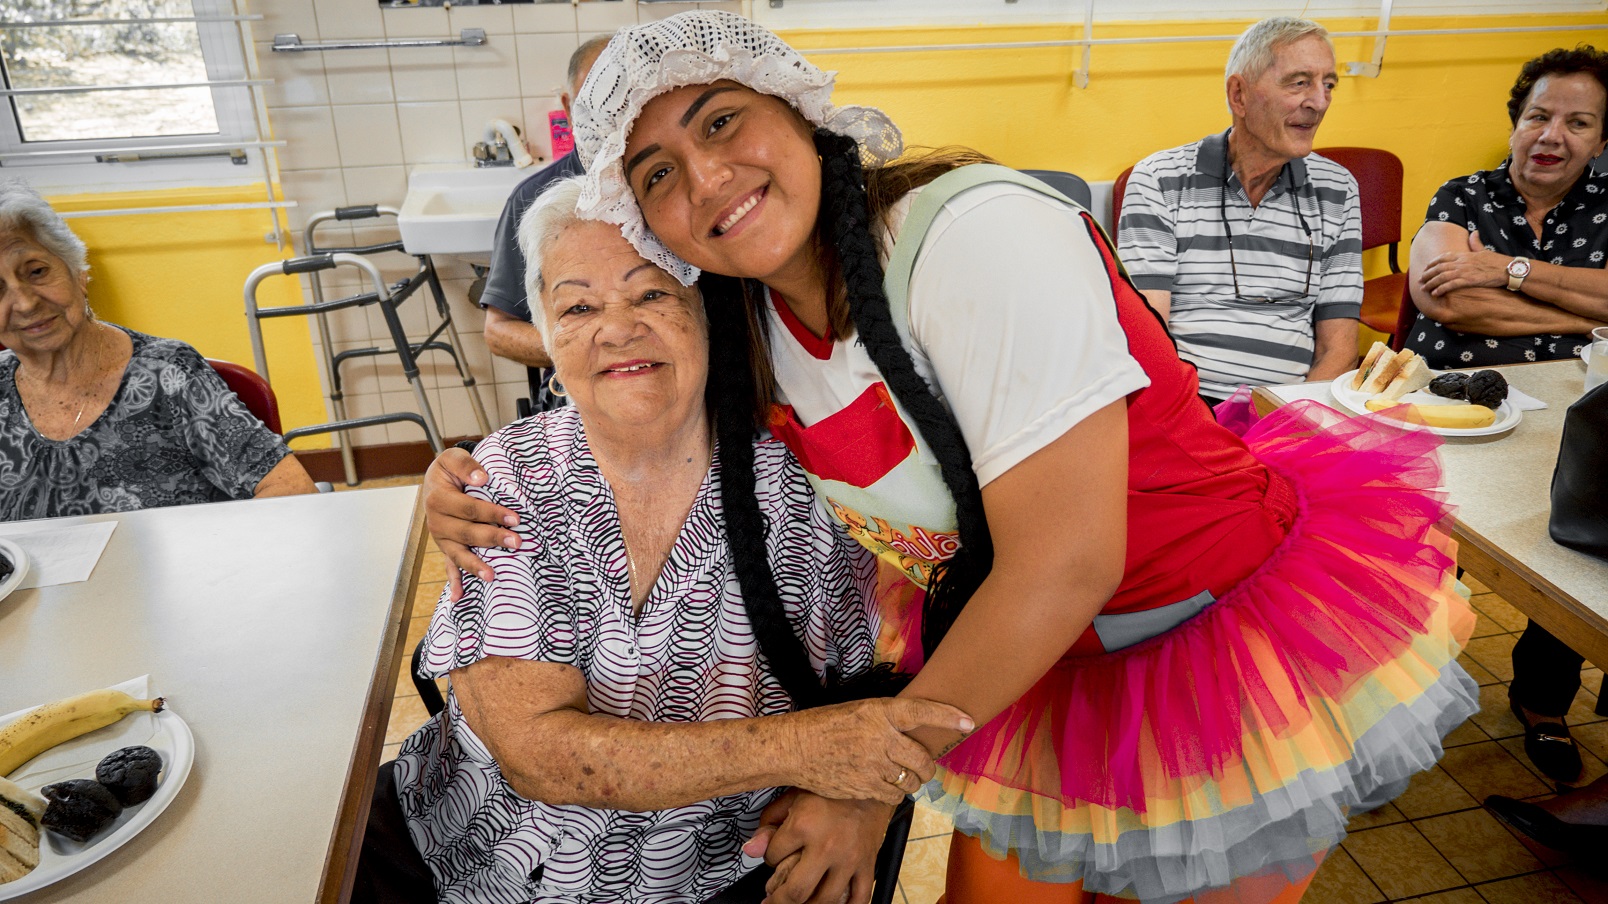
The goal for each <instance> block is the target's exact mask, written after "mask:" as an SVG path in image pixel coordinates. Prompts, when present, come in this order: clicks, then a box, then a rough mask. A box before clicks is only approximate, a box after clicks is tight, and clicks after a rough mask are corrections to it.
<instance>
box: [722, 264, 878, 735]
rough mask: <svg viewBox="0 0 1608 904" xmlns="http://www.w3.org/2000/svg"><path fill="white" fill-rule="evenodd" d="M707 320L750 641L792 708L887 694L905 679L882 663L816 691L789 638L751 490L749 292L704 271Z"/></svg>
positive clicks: (727, 501)
mask: <svg viewBox="0 0 1608 904" xmlns="http://www.w3.org/2000/svg"><path fill="white" fill-rule="evenodd" d="M699 286H700V288H701V289H702V291H703V296H704V308H705V310H706V311H707V312H708V315H709V381H708V384H707V389H706V390H705V393H706V397H707V400H708V403H709V410H710V411H712V412H714V416H715V431H716V436H717V437H718V438H719V441H720V501H721V507H722V509H723V510H724V515H725V528H726V542H727V545H728V547H729V548H730V549H731V553H732V568H733V570H734V571H735V572H736V573H737V584H738V586H739V587H740V588H741V589H742V592H743V606H744V608H745V609H746V610H747V612H748V620H749V622H750V623H751V624H752V625H753V628H754V639H755V640H756V641H757V642H758V644H759V649H760V652H761V653H762V654H763V655H764V656H765V659H766V661H767V662H769V664H770V668H771V673H772V674H774V675H775V676H776V679H777V680H778V681H779V682H781V685H782V687H783V688H784V689H785V690H786V691H787V693H788V696H790V697H792V698H793V703H794V705H795V706H796V707H797V708H798V709H808V708H810V707H812V706H819V705H822V704H825V703H837V702H840V701H843V700H857V699H860V698H863V697H891V696H894V695H896V694H897V693H899V691H900V690H902V689H903V688H904V685H905V684H908V683H909V680H910V678H909V676H907V675H899V674H897V673H895V672H894V671H893V667H892V665H891V664H888V663H879V664H878V665H877V666H876V667H875V668H873V669H871V670H870V671H869V672H866V673H862V674H860V675H857V676H855V677H854V678H851V679H848V680H843V679H842V678H841V677H840V676H838V675H836V674H829V675H828V676H827V686H826V687H824V688H823V687H822V686H821V683H820V681H818V680H817V679H816V677H815V672H814V670H813V669H812V668H811V666H810V661H809V657H808V655H806V653H805V651H804V645H803V644H802V643H801V642H800V640H799V638H798V636H797V635H796V634H794V633H793V628H792V626H791V625H790V624H789V623H788V621H787V614H786V611H785V610H784V609H783V606H782V597H781V593H780V592H779V591H778V590H777V588H776V577H775V575H774V574H773V573H772V572H771V567H770V559H769V557H768V556H767V555H766V550H765V526H766V521H765V515H764V513H763V512H762V511H760V508H759V499H758V497H757V496H756V495H755V492H754V446H753V442H754V435H755V423H754V412H755V410H756V404H755V403H756V399H757V393H758V390H757V389H756V387H755V384H754V374H753V371H752V369H751V368H750V365H749V356H750V354H751V353H752V352H751V342H750V337H751V335H752V334H751V332H750V329H751V326H750V324H751V320H750V318H751V312H752V311H753V310H754V309H753V308H752V307H751V305H752V304H753V299H752V297H751V296H750V294H749V292H750V290H752V289H753V288H754V287H753V286H752V285H748V284H745V283H744V282H743V281H741V280H738V279H733V278H732V277H729V276H717V275H715V274H712V273H705V274H704V275H703V277H702V278H701V280H700V282H699Z"/></svg>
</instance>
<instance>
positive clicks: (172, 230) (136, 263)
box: [50, 183, 329, 448]
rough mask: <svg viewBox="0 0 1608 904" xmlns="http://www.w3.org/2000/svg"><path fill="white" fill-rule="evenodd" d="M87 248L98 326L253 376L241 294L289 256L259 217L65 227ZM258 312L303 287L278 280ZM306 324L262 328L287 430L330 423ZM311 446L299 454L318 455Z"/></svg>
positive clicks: (131, 201)
mask: <svg viewBox="0 0 1608 904" xmlns="http://www.w3.org/2000/svg"><path fill="white" fill-rule="evenodd" d="M263 199H264V194H263V189H262V185H261V184H260V183H259V184H258V185H256V186H247V187H239V188H215V189H191V190H185V191H149V192H119V193H117V194H105V195H65V196H63V195H58V196H55V197H52V198H51V199H50V202H51V203H52V204H53V205H54V206H55V207H56V209H57V210H59V211H61V212H63V213H69V212H71V211H75V210H111V209H120V208H131V207H157V206H167V205H175V204H227V203H240V202H253V201H262V200H263ZM68 224H69V225H70V226H72V228H73V231H74V232H76V233H78V235H79V237H80V238H82V239H83V240H84V243H85V244H87V245H88V246H89V267H90V270H89V273H90V283H89V299H90V303H91V304H92V305H93V306H94V308H95V311H96V314H97V315H98V316H99V317H100V318H101V319H103V320H108V321H111V322H113V323H120V324H122V325H124V326H126V327H129V328H131V329H136V330H139V331H141V332H144V333H150V334H151V335H153V336H167V337H170V338H173V339H179V340H182V341H184V342H188V343H189V344H191V345H193V346H195V347H196V349H198V350H199V351H200V352H201V354H203V355H205V356H207V357H209V358H222V359H224V360H227V361H234V362H236V363H238V364H243V365H245V366H246V367H253V364H252V357H251V340H250V337H249V335H248V334H247V332H246V318H245V307H244V302H243V295H242V289H243V288H244V286H245V282H246V276H247V275H248V274H250V273H251V271H252V270H253V269H255V268H256V267H258V266H259V265H261V264H264V263H267V262H268V261H274V260H279V259H281V258H284V257H289V256H290V254H289V252H288V251H287V252H281V251H280V250H279V249H278V247H277V246H275V245H273V244H271V243H269V242H266V241H264V240H263V237H264V236H265V235H266V234H267V233H268V232H270V231H271V230H272V225H271V220H270V218H269V214H268V212H267V211H265V210H222V211H204V212H196V211H191V212H179V213H167V214H141V215H132V216H108V217H82V218H75V219H71V220H69V221H68ZM257 301H258V303H259V304H261V305H263V306H272V305H285V304H299V303H301V289H300V285H299V283H298V282H297V281H296V280H295V279H294V278H290V277H283V276H281V277H275V278H273V279H270V280H268V281H266V282H264V283H263V285H262V288H261V289H260V290H259V293H258V299H257ZM308 329H309V328H308V324H307V322H306V319H305V318H301V317H287V318H283V319H277V320H269V321H265V322H264V323H263V343H264V345H265V346H266V347H267V350H268V369H269V375H270V376H271V377H272V378H273V385H274V390H275V392H276V394H277V395H278V396H279V407H280V416H281V419H282V420H283V421H284V426H285V429H286V430H289V429H291V428H292V427H298V426H303V425H307V424H314V423H320V422H322V421H325V420H327V419H328V418H327V416H326V415H325V413H324V403H323V390H322V389H321V388H320V383H319V378H318V370H317V360H316V359H315V357H314V355H313V347H312V339H311V334H310V333H309V331H308ZM328 444H329V442H328V438H327V437H311V438H309V439H307V440H303V441H300V442H298V443H297V447H298V448H322V447H325V446H327V445H328Z"/></svg>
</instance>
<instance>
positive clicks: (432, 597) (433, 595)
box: [413, 581, 447, 618]
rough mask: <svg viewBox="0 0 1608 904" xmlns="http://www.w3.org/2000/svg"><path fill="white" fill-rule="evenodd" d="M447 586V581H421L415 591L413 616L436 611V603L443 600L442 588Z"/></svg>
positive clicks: (416, 616)
mask: <svg viewBox="0 0 1608 904" xmlns="http://www.w3.org/2000/svg"><path fill="white" fill-rule="evenodd" d="M446 586H447V584H446V582H445V581H431V582H429V583H425V582H424V581H420V582H419V587H418V589H417V590H415V591H413V617H414V618H418V617H419V616H421V615H429V614H430V613H432V612H434V611H435V607H436V603H437V602H439V601H440V600H441V590H442V588H443V587H446Z"/></svg>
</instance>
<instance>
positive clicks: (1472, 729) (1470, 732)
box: [1441, 720, 1491, 747]
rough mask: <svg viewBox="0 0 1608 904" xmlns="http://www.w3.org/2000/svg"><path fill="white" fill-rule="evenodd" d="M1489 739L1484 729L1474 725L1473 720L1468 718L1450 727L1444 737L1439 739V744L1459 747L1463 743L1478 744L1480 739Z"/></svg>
mask: <svg viewBox="0 0 1608 904" xmlns="http://www.w3.org/2000/svg"><path fill="white" fill-rule="evenodd" d="M1490 739H1491V736H1490V735H1488V734H1486V733H1485V730H1484V729H1482V728H1480V727H1479V726H1478V725H1475V724H1474V722H1473V720H1469V721H1467V722H1464V723H1463V724H1462V725H1459V726H1457V727H1456V728H1454V729H1452V730H1451V732H1450V733H1449V734H1447V735H1446V737H1444V738H1442V739H1441V745H1442V746H1444V747H1461V746H1463V745H1464V744H1478V743H1479V742H1481V741H1489V740H1490Z"/></svg>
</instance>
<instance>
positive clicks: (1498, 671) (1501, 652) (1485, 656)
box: [1464, 634, 1519, 681]
mask: <svg viewBox="0 0 1608 904" xmlns="http://www.w3.org/2000/svg"><path fill="white" fill-rule="evenodd" d="M1518 639H1519V638H1518V636H1517V635H1514V634H1498V635H1496V636H1495V637H1479V638H1475V639H1474V640H1471V641H1469V642H1468V646H1467V647H1465V648H1464V652H1466V653H1467V654H1468V655H1469V656H1471V657H1472V658H1473V659H1474V661H1475V662H1477V663H1479V664H1480V665H1483V666H1485V669H1486V671H1488V672H1490V673H1491V674H1492V675H1495V676H1496V677H1497V678H1500V679H1501V680H1503V681H1512V680H1513V644H1514V642H1515V641H1517V640H1518Z"/></svg>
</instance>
